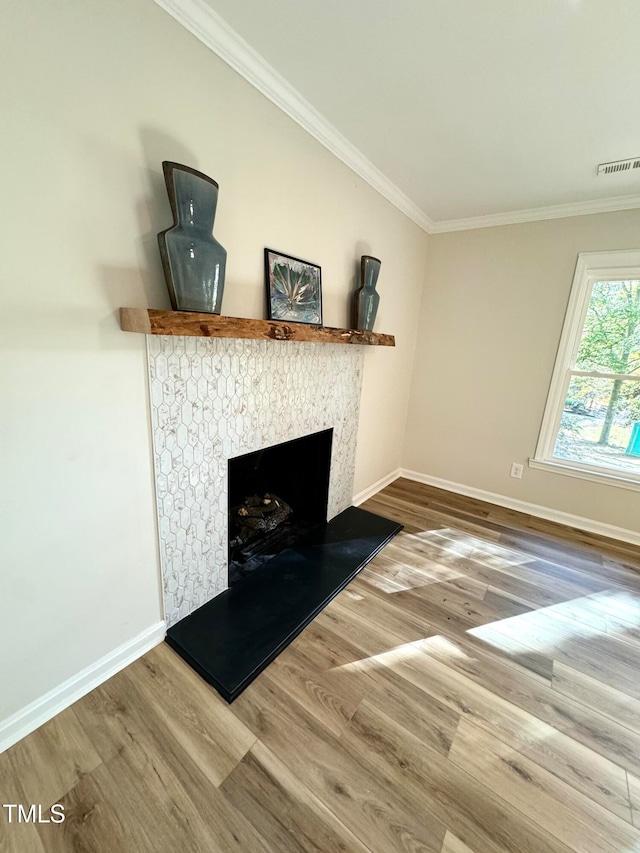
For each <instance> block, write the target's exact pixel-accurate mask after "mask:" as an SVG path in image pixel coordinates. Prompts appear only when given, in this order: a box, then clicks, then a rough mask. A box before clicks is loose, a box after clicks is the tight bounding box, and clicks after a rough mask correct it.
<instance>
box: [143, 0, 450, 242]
mask: <svg viewBox="0 0 640 853" xmlns="http://www.w3.org/2000/svg"><path fill="white" fill-rule="evenodd" d="M155 2H156V3H157V4H158V6H160V7H161V8H162V9H164V10H165V12H168V13H169V14H170V15H171V16H172V17H173V18H175V20H176V21H178V22H179V23H180V24H182V26H183V27H185V28H186V29H187V30H189V32H190V33H192V34H193V35H194V36H195V37H196V38H197V39H199V40H200V41H201V42H202V43H203V44H205V45H206V46H207V47H208V48H209V49H210V50H212V51H213V52H214V53H216V54H217V55H218V56H219V57H220V59H222V60H224V62H226V63H227V65H229V66H231V68H233V70H234V71H237V72H238V74H240V75H241V76H242V77H244V79H245V80H247V81H248V82H249V83H251V85H252V86H254V87H255V88H256V89H258V91H259V92H262V94H263V95H265V97H267V98H269V100H270V101H272V102H273V103H274V104H275V105H276V106H278V107H279V108H280V109H281V110H282V111H283V112H285V113H286V114H287V115H288V116H289V118H292V119H293V120H294V121H295V122H296V123H297V124H299V125H300V126H301V127H303V128H304V129H305V130H306V131H307V132H308V133H310V134H311V136H313V137H314V138H315V139H317V140H318V142H320V143H321V144H322V145H324V147H325V148H327V149H328V150H329V151H331V153H332V154H334V155H335V156H336V157H337V158H338V159H339V160H341V161H342V162H343V163H344V164H345V165H346V166H348V167H349V168H350V169H352V170H353V171H354V172H355V173H356V174H357V175H360V177H361V178H362V179H363V180H365V181H366V182H367V183H368V184H369V185H370V186H372V187H373V188H374V189H375V190H377V191H378V192H379V193H380V195H382V196H384V197H385V198H386V199H387V200H388V201H390V202H391V204H393V205H394V206H395V207H397V208H398V210H400V211H402V213H404V214H405V215H406V216H408V217H409V219H411V220H413V222H415V223H416V225H418V226H420V228H422V230H423V231H426V232H427V234H430V233H431V232H432V231H433V227H434V225H433V222H432V220H431V219H430V218H429V217H428V216H427V214H426V213H424V211H422V210H420V208H419V207H418V206H417V205H416V204H415V203H414V202H413V201H411V199H410V198H409V197H408V196H406V195H405V194H404V193H403V192H402V190H400V189H398V187H397V186H396V185H395V184H394V183H392V181H390V180H389V178H387V177H386V176H385V175H383V174H382V172H381V171H380V170H379V169H377V168H376V167H375V166H374V165H373V163H372V162H371V161H370V160H368V159H367V158H366V157H365V156H364V155H363V154H362V153H361V152H360V151H359V150H358V149H357V148H356V147H355V146H354V145H352V144H351V143H350V142H349V140H348V139H346V138H345V137H344V136H343V135H342V134H341V133H340V132H339V131H338V130H336V128H335V127H334V126H333V125H332V124H330V122H328V121H327V120H326V119H325V118H324V116H322V115H321V114H320V113H319V112H318V111H317V110H316V109H315V108H314V107H312V106H311V104H310V103H309V102H308V101H307V100H306V99H305V98H303V97H302V95H301V94H300V93H299V92H298V91H297V90H296V89H294V88H293V86H292V85H291V84H290V83H288V82H287V81H286V80H285V79H284V77H283V76H282V75H281V74H279V73H278V72H277V71H276V70H275V68H272V66H271V65H269V64H268V63H267V62H265V60H264V59H263V58H262V56H260V54H259V53H257V52H256V51H255V50H254V49H253V48H252V47H251V46H250V45H249V44H248V43H247V42H246V41H245V40H244V39H243V38H241V37H240V36H239V35H238V33H236V31H235V30H233V29H232V28H231V27H230V26H229V24H227V22H226V21H225V20H223V19H222V18H221V17H220V16H219V15H218V14H217V13H216V12H214V11H213V9H212V8H211V7H210V6H208V5H207V3H205V2H204V0H155Z"/></svg>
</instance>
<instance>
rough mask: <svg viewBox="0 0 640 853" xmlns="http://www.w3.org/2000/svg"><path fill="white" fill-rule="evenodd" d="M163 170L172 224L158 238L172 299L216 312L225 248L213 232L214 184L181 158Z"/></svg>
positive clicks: (183, 306)
mask: <svg viewBox="0 0 640 853" xmlns="http://www.w3.org/2000/svg"><path fill="white" fill-rule="evenodd" d="M162 169H163V172H164V180H165V183H166V185H167V193H168V195H169V202H170V204H171V212H172V213H173V223H174V224H173V226H172V227H171V228H168V229H167V230H166V231H161V232H160V233H159V234H158V243H159V245H160V255H161V256H162V266H163V267H164V275H165V278H166V280H167V287H168V288H169V296H170V297H171V304H172V305H173V308H174V309H175V310H176V311H204V312H207V313H209V314H219V313H220V309H221V307H222V293H223V290H224V274H225V267H226V263H227V252H226V250H225V249H223V247H222V246H221V245H220V243H218V241H217V240H216V239H215V238H214V236H213V233H212V232H213V222H214V219H215V216H216V205H217V203H218V184H217V183H216V182H215V181H214V180H213V179H212V178H209V177H207V175H204V174H203V173H202V172H197V171H196V170H195V169H190V168H189V167H188V166H181V165H180V163H171V162H168V161H165V162H164V163H163V164H162Z"/></svg>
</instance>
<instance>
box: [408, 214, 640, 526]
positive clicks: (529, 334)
mask: <svg viewBox="0 0 640 853" xmlns="http://www.w3.org/2000/svg"><path fill="white" fill-rule="evenodd" d="M638 246H640V211H638V210H632V211H627V212H620V213H608V214H600V215H597V216H579V217H573V218H570V219H556V220H552V221H546V222H533V223H527V224H523V225H510V226H505V227H500V228H484V229H477V230H473V231H461V232H457V233H450V234H440V235H435V236H433V237H432V238H431V240H430V247H429V257H428V262H427V284H426V288H425V295H424V299H423V303H422V311H421V318H420V329H419V342H418V345H417V349H416V361H415V367H414V374H413V382H412V391H411V401H410V407H409V418H408V422H407V432H406V439H405V447H404V455H403V465H404V467H405V468H408V469H412V470H414V471H418V472H421V473H424V474H429V475H431V476H435V477H439V478H442V479H445V480H449V481H453V482H454V483H462V484H464V485H466V486H471V487H475V488H478V489H484V490H486V491H490V492H494V493H496V494H499V495H504V496H507V497H510V498H516V499H519V500H523V501H527V502H530V503H533V504H538V505H542V506H545V507H549V508H552V509H556V510H560V511H562V512H567V513H572V514H574V515H579V516H583V517H586V518H588V519H594V520H596V521H599V522H604V523H607V524H613V525H616V526H618V527H623V528H626V529H628V530H633V531H640V493H638V492H632V491H628V490H625V489H621V488H615V487H611V486H605V485H601V484H598V483H591V482H587V481H584V480H577V479H573V478H570V477H567V476H562V475H559V474H552V473H548V472H546V471H540V470H534V469H532V468H529V467H527V466H526V462H527V460H528V459H529V458H530V457H531V456H533V454H534V451H535V447H536V442H537V439H538V432H539V429H540V423H541V420H542V414H543V410H544V405H545V400H546V396H547V392H548V389H549V383H550V379H551V372H552V369H553V364H554V360H555V355H556V349H557V347H558V342H559V338H560V331H561V329H562V323H563V320H564V314H565V310H566V306H567V301H568V297H569V291H570V288H571V282H572V278H573V272H574V268H575V263H576V257H577V254H578V252H592V251H599V250H604V249H629V248H637V247H638ZM512 462H521V463H525V469H524V475H523V479H522V480H521V481H519V480H514V479H512V478H511V477H510V468H511V463H512Z"/></svg>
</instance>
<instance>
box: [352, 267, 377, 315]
mask: <svg viewBox="0 0 640 853" xmlns="http://www.w3.org/2000/svg"><path fill="white" fill-rule="evenodd" d="M379 274H380V261H379V260H378V258H372V257H371V255H363V256H362V258H361V259H360V287H359V288H358V290H356V292H355V297H354V318H353V321H354V328H356V329H362V330H363V331H367V332H371V331H373V324H374V323H375V321H376V314H377V313H378V305H379V304H380V294H379V293H378V292H377V291H376V284H377V282H378V275H379Z"/></svg>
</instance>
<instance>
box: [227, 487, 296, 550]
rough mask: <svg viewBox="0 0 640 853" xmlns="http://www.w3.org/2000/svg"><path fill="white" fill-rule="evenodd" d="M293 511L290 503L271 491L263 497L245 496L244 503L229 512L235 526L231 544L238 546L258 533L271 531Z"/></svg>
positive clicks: (234, 546)
mask: <svg viewBox="0 0 640 853" xmlns="http://www.w3.org/2000/svg"><path fill="white" fill-rule="evenodd" d="M291 512H292V510H291V507H290V506H289V504H288V503H286V501H283V500H282V498H279V497H278V496H277V495H274V494H272V493H271V492H267V493H266V494H265V495H264V496H263V497H259V496H258V495H253V496H252V497H249V498H245V499H244V501H243V503H241V504H240V505H239V506H236V507H233V508H232V509H231V512H230V513H229V517H230V521H231V523H232V525H233V526H234V528H235V529H234V536H233V537H232V539H231V541H230V543H229V544H230V545H231V547H232V548H236V547H238V546H240V545H244V543H245V542H247V541H248V540H249V539H251V538H253V537H254V536H256V535H257V534H260V533H270V532H271V531H272V530H275V529H276V527H279V526H280V525H281V524H282V523H283V522H284V521H286V520H287V518H289V516H290V515H291Z"/></svg>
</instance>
